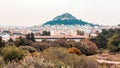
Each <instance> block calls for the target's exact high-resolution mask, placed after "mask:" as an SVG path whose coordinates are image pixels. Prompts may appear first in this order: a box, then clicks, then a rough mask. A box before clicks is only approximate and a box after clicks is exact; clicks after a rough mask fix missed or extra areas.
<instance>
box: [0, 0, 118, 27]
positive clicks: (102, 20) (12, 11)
mask: <svg viewBox="0 0 120 68" xmlns="http://www.w3.org/2000/svg"><path fill="white" fill-rule="evenodd" d="M119 3H120V1H119V0H105V1H104V0H99V1H98V0H91V1H89V0H74V1H70V0H65V1H63V0H57V1H56V0H0V9H1V10H0V25H4V26H5V25H12V26H16V25H17V26H32V25H41V24H43V23H45V22H47V21H49V20H52V19H53V18H54V17H56V16H58V15H61V14H63V13H65V12H68V13H70V14H72V15H73V16H75V17H76V18H77V19H82V20H83V21H87V22H90V23H94V24H100V25H117V24H119V23H120V20H119V18H120V9H119V8H120V4H119Z"/></svg>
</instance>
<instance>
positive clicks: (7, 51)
mask: <svg viewBox="0 0 120 68" xmlns="http://www.w3.org/2000/svg"><path fill="white" fill-rule="evenodd" d="M26 54H27V52H26V51H24V50H22V49H20V48H18V47H16V46H8V47H4V48H3V49H2V56H3V59H4V60H5V61H6V62H9V61H13V60H20V59H22V58H23V57H24V56H26Z"/></svg>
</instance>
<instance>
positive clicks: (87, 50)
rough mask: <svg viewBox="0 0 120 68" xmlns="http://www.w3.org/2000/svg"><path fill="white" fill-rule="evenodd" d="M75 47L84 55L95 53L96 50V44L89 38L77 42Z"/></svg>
mask: <svg viewBox="0 0 120 68" xmlns="http://www.w3.org/2000/svg"><path fill="white" fill-rule="evenodd" d="M75 47H76V48H78V49H79V50H80V51H81V52H82V54H85V55H92V54H96V53H97V50H98V47H97V46H96V44H95V43H93V42H91V41H89V40H84V41H83V42H82V43H80V42H77V43H76V45H75Z"/></svg>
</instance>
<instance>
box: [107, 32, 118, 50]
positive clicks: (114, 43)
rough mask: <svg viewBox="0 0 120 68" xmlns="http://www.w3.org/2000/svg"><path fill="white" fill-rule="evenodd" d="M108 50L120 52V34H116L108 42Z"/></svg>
mask: <svg viewBox="0 0 120 68" xmlns="http://www.w3.org/2000/svg"><path fill="white" fill-rule="evenodd" d="M108 48H109V49H110V51H112V52H118V51H120V34H114V35H113V36H112V37H111V38H110V39H109V41H108Z"/></svg>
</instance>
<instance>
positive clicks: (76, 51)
mask: <svg viewBox="0 0 120 68" xmlns="http://www.w3.org/2000/svg"><path fill="white" fill-rule="evenodd" d="M68 52H69V53H73V54H77V55H80V54H81V52H80V50H79V49H77V48H75V47H72V48H69V49H68Z"/></svg>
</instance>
